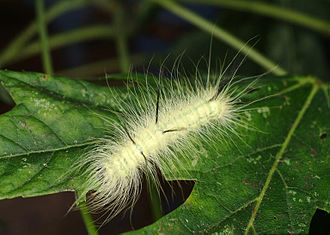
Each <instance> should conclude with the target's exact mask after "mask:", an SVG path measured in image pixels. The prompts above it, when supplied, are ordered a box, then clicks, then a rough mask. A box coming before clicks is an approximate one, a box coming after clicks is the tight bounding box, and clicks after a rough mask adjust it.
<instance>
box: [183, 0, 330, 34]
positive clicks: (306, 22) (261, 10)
mask: <svg viewBox="0 0 330 235" xmlns="http://www.w3.org/2000/svg"><path fill="white" fill-rule="evenodd" d="M180 1H184V2H194V3H202V4H210V5H217V6H221V7H225V8H229V9H234V10H239V11H245V12H251V13H257V14H260V15H264V16H269V17H273V18H277V19H280V20H284V21H287V22H290V23H294V24H297V25H301V26H304V27H307V28H310V29H312V30H315V31H318V32H321V33H325V34H330V23H329V22H327V21H325V20H322V19H318V18H315V17H313V16H309V15H307V14H304V13H301V12H298V11H295V10H290V9H287V8H284V7H280V6H276V5H273V4H269V3H263V2H260V1H246V0H180Z"/></svg>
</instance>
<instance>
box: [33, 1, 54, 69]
mask: <svg viewBox="0 0 330 235" xmlns="http://www.w3.org/2000/svg"><path fill="white" fill-rule="evenodd" d="M35 6H36V12H37V23H38V29H39V36H40V43H41V49H42V63H43V66H44V71H45V72H46V73H47V74H53V68H52V58H51V55H50V51H49V44H48V37H47V27H46V22H45V15H44V9H45V6H44V0H35Z"/></svg>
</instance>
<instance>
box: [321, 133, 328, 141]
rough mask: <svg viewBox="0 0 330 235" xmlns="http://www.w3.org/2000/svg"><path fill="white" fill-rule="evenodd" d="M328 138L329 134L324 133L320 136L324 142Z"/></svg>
mask: <svg viewBox="0 0 330 235" xmlns="http://www.w3.org/2000/svg"><path fill="white" fill-rule="evenodd" d="M327 136H328V133H322V134H321V135H320V139H321V140H323V139H325V138H327Z"/></svg>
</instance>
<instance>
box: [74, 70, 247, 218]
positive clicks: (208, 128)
mask: <svg viewBox="0 0 330 235" xmlns="http://www.w3.org/2000/svg"><path fill="white" fill-rule="evenodd" d="M233 78H234V76H233V77H232V78H231V79H230V80H229V81H227V83H226V84H224V81H223V76H222V75H221V76H219V77H216V78H214V79H211V77H210V75H208V77H207V79H206V81H204V82H203V79H201V78H198V79H197V81H192V82H191V81H189V80H188V79H174V80H167V81H163V82H162V83H163V84H165V83H166V85H164V86H162V85H160V84H158V86H157V87H153V86H151V85H150V84H149V83H148V82H147V83H146V84H145V85H144V86H139V87H133V88H131V89H129V94H130V96H131V99H129V100H128V101H124V100H119V101H118V105H119V106H120V107H121V108H120V109H121V115H120V116H119V120H120V121H119V122H120V123H119V124H118V123H117V122H116V123H112V122H110V123H109V124H110V127H109V128H111V129H112V133H115V134H113V135H111V136H108V137H106V138H103V139H101V142H102V143H101V144H98V145H97V146H95V148H94V149H92V150H91V151H89V152H88V153H87V154H86V155H85V156H83V158H82V160H81V162H79V167H80V168H85V172H84V174H85V175H86V176H87V181H86V182H85V184H84V185H83V188H85V189H86V192H85V193H87V191H88V189H90V188H95V189H96V191H95V192H93V195H92V197H93V199H92V201H91V203H90V205H91V206H92V210H95V211H99V210H104V209H105V210H106V211H109V213H110V214H109V215H108V216H107V219H108V220H109V219H112V218H113V217H114V216H116V215H117V214H118V213H120V212H121V211H122V210H124V209H126V208H128V207H129V208H131V207H132V206H133V205H134V204H135V202H136V200H137V199H138V196H139V193H140V190H141V181H142V177H143V175H148V176H151V178H152V179H153V180H154V181H155V182H157V178H156V175H157V173H156V169H157V168H158V169H160V171H161V172H168V173H170V174H171V173H172V174H174V173H173V172H177V171H180V170H185V169H184V167H183V166H182V165H183V164H182V163H183V161H187V160H188V161H189V156H190V153H193V152H194V151H197V150H196V146H198V145H200V140H201V139H206V140H207V141H212V135H211V132H212V131H214V130H216V131H217V132H218V133H219V132H220V134H221V135H222V136H224V137H225V136H227V134H228V133H229V132H233V133H235V130H234V127H235V125H242V123H241V122H242V121H241V120H239V114H240V112H241V111H242V110H243V108H244V107H245V106H246V105H245V106H243V105H240V104H239V102H240V101H239V100H240V98H241V97H242V96H243V95H244V94H245V93H246V91H247V90H248V88H249V87H250V85H251V84H252V83H249V85H248V86H245V88H241V89H238V88H237V87H235V84H236V83H238V82H239V81H238V82H233ZM167 83H169V85H168V84H167ZM137 97H138V98H137ZM235 134H236V133H235ZM178 153H181V154H178ZM182 153H184V154H182ZM182 157H184V158H183V159H182ZM177 168H179V170H178V169H177Z"/></svg>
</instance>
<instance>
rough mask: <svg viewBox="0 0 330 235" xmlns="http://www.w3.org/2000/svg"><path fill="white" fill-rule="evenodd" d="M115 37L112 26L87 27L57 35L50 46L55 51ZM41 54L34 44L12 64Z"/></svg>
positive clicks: (36, 44) (51, 40)
mask: <svg viewBox="0 0 330 235" xmlns="http://www.w3.org/2000/svg"><path fill="white" fill-rule="evenodd" d="M114 36H115V30H114V29H113V28H112V27H111V26H109V25H93V26H87V27H83V28H80V29H75V30H70V31H68V32H63V33H59V34H56V35H54V36H52V37H50V38H49V46H50V48H51V49H52V50H53V49H56V48H59V47H63V46H66V45H69V44H72V43H77V42H82V41H86V40H92V39H101V38H102V39H103V38H112V37H114ZM39 52H40V47H39V44H38V42H32V43H31V44H29V45H28V46H26V47H25V48H24V49H22V50H21V52H20V54H17V55H16V57H15V58H13V59H11V60H10V63H13V62H16V61H19V60H22V59H25V58H27V57H29V56H31V55H34V54H37V53H39ZM8 62H9V61H8ZM8 64H9V63H8Z"/></svg>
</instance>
